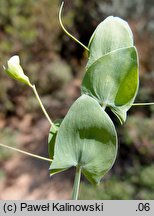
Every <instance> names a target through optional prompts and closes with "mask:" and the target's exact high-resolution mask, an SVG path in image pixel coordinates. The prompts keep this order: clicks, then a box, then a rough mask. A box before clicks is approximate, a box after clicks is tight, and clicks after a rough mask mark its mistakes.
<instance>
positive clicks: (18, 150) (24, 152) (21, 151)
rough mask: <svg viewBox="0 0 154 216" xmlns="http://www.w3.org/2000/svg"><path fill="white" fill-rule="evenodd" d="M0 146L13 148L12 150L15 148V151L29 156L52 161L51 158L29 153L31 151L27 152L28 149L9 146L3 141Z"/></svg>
mask: <svg viewBox="0 0 154 216" xmlns="http://www.w3.org/2000/svg"><path fill="white" fill-rule="evenodd" d="M0 146H1V147H4V148H8V149H11V150H14V151H17V152H20V153H22V154H25V155H28V156H31V157H34V158H37V159H41V160H45V161H50V162H51V161H52V160H51V159H49V158H45V157H42V156H39V155H36V154H32V153H29V152H26V151H23V150H20V149H17V148H14V147H11V146H8V145H4V144H2V143H0Z"/></svg>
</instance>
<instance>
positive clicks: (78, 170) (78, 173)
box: [72, 166, 81, 200]
mask: <svg viewBox="0 0 154 216" xmlns="http://www.w3.org/2000/svg"><path fill="white" fill-rule="evenodd" d="M80 178H81V167H80V166H77V167H76V173H75V179H74V185H73V193H72V200H77V199H78V193H79V186H80Z"/></svg>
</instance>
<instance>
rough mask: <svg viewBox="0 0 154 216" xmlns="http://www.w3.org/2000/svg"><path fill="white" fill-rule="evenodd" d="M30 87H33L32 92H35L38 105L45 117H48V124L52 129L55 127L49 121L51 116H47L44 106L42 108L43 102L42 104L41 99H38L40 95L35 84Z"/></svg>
mask: <svg viewBox="0 0 154 216" xmlns="http://www.w3.org/2000/svg"><path fill="white" fill-rule="evenodd" d="M31 87H32V89H33V91H34V94H35V96H36V98H37V100H38V102H39V105H40V107H41V109H42V111H43V112H44V115H45V116H46V118H47V119H48V121H49V123H50V125H51V126H52V127H54V129H56V128H55V126H54V123H53V122H52V121H51V118H50V117H49V115H48V113H47V111H46V110H45V108H44V106H43V104H42V101H41V99H40V97H39V95H38V93H37V90H36V87H35V85H32V86H31Z"/></svg>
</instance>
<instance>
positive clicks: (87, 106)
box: [50, 95, 117, 183]
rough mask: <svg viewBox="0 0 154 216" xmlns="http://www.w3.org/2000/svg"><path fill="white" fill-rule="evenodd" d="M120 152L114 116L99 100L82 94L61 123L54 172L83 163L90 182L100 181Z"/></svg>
mask: <svg viewBox="0 0 154 216" xmlns="http://www.w3.org/2000/svg"><path fill="white" fill-rule="evenodd" d="M116 154H117V135H116V131H115V127H114V125H113V123H112V121H111V119H110V118H109V116H108V115H107V114H106V112H105V111H104V110H103V109H102V108H101V106H100V105H99V103H98V102H97V101H96V100H94V99H93V98H91V97H89V96H87V95H82V96H81V97H80V98H79V99H77V100H76V101H75V102H74V104H73V105H72V106H71V108H70V110H69V111H68V113H67V115H66V117H65V118H64V120H63V122H62V123H61V125H60V128H59V130H58V133H57V137H56V144H55V148H54V160H53V162H52V164H51V166H50V172H51V174H54V173H55V172H58V171H61V170H65V169H68V168H70V167H72V166H81V168H82V172H83V174H84V175H85V176H86V177H87V179H88V180H89V181H90V182H93V183H99V181H100V179H101V178H102V177H103V176H104V174H105V173H106V172H107V171H108V170H109V169H110V168H111V167H112V165H113V163H114V161H115V157H116Z"/></svg>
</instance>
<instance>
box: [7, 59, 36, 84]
mask: <svg viewBox="0 0 154 216" xmlns="http://www.w3.org/2000/svg"><path fill="white" fill-rule="evenodd" d="M7 64H8V67H7V68H5V67H4V66H3V68H4V70H5V72H6V73H7V74H8V75H9V76H10V77H12V78H13V79H15V80H18V81H20V82H23V83H25V84H27V85H29V86H32V84H31V83H30V81H29V78H28V77H27V76H26V75H25V74H24V72H23V69H22V67H21V66H20V59H19V56H17V55H15V56H13V57H11V58H10V59H9V60H8V62H7Z"/></svg>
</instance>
